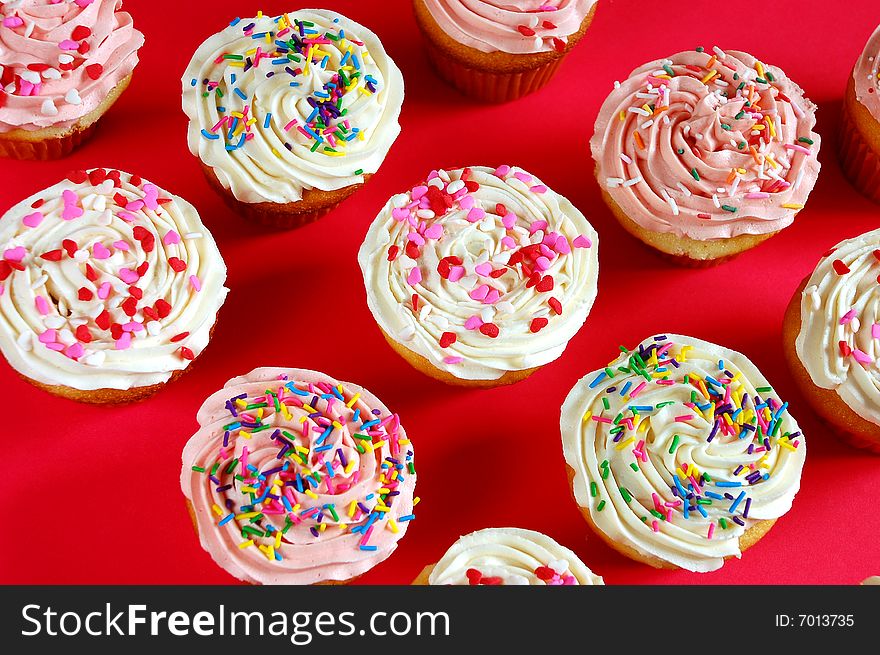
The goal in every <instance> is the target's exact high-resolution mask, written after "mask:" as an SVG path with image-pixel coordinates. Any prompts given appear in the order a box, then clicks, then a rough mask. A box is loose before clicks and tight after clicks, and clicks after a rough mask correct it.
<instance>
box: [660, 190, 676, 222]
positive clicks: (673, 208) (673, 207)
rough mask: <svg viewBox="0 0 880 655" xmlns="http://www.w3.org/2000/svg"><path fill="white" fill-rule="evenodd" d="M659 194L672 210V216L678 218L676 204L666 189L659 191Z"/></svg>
mask: <svg viewBox="0 0 880 655" xmlns="http://www.w3.org/2000/svg"><path fill="white" fill-rule="evenodd" d="M660 193H661V194H662V195H663V197H664V198H665V199H666V202H667V203H669V207H670V208H671V209H672V215H673V216H678V213H679V212H678V204H677V203H676V202H675V199H674V198H673V197H672V196H670V195H669V192H668V191H667V190H666V189H661V190H660Z"/></svg>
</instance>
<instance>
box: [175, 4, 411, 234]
mask: <svg viewBox="0 0 880 655" xmlns="http://www.w3.org/2000/svg"><path fill="white" fill-rule="evenodd" d="M402 103H403V76H402V75H401V74H400V70H398V68H397V66H396V65H395V64H394V62H393V61H392V60H391V58H390V57H389V56H388V54H387V53H386V52H385V49H384V48H383V47H382V43H381V42H380V41H379V38H378V37H377V36H376V35H375V34H373V32H371V31H370V30H369V29H367V28H366V27H364V26H363V25H359V24H358V23H356V22H354V21H353V20H350V19H348V18H346V17H345V16H341V15H340V14H337V13H335V12H332V11H324V10H320V9H302V10H299V11H292V12H289V13H285V14H281V15H280V16H275V17H272V16H264V15H262V14H259V15H258V16H257V17H255V18H241V19H239V18H236V19H235V20H234V21H232V23H231V24H230V25H229V26H228V27H226V28H225V29H224V30H223V31H222V32H219V33H217V34H214V35H213V36H211V37H210V38H208V39H207V40H206V41H205V42H204V43H202V45H201V46H199V48H198V50H197V51H196V53H195V54H194V55H193V58H192V61H190V63H189V66H188V67H187V69H186V72H185V73H184V74H183V110H184V112H186V115H187V116H188V117H189V129H188V132H187V141H188V143H189V149H190V151H191V152H192V154H193V155H195V156H196V157H198V158H199V159H200V160H201V163H202V168H203V169H204V172H205V175H206V176H207V178H208V181H209V182H210V183H211V184H212V185H213V186H214V187H215V189H216V190H217V191H218V192H219V193H220V194H221V195H222V196H223V197H224V199H225V200H226V201H227V203H228V204H229V205H230V206H231V207H232V208H233V209H235V210H236V211H238V212H239V213H241V214H242V215H244V216H247V217H248V218H251V219H253V220H255V221H258V222H260V223H265V224H270V225H273V226H276V227H284V228H289V227H296V226H298V225H302V224H304V223H306V222H309V221H312V220H315V219H316V218H318V217H319V216H322V215H323V214H325V213H326V212H328V211H329V210H330V209H332V208H333V207H335V206H336V205H338V204H339V203H340V202H342V201H343V200H344V199H345V198H347V197H348V196H350V195H351V194H352V193H354V192H355V191H356V190H357V189H358V188H359V187H360V186H361V185H362V184H363V183H364V182H365V181H366V180H367V179H368V178H369V177H370V176H371V175H372V174H373V173H375V172H376V171H377V170H378V169H379V166H380V165H381V164H382V161H383V160H384V159H385V156H386V155H387V154H388V150H389V148H391V144H392V143H394V140H395V139H396V138H397V136H398V134H400V125H399V123H398V118H399V116H400V108H401V104H402Z"/></svg>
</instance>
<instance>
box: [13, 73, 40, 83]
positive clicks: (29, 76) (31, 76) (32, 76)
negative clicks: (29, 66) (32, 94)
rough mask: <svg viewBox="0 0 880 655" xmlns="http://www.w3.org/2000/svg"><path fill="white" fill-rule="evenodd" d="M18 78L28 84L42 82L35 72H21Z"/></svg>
mask: <svg viewBox="0 0 880 655" xmlns="http://www.w3.org/2000/svg"><path fill="white" fill-rule="evenodd" d="M18 76H19V77H20V78H21V79H23V80H24V81H25V82H30V83H31V84H40V83H41V82H42V81H43V80H42V79H40V74H39V73H38V72H36V71H31V70H23V71H21V72H20V73H19V74H18Z"/></svg>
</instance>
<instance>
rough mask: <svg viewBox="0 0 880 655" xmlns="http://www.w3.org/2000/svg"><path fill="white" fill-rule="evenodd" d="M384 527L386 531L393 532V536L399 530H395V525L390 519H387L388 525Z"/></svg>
mask: <svg viewBox="0 0 880 655" xmlns="http://www.w3.org/2000/svg"><path fill="white" fill-rule="evenodd" d="M386 525H387V527H388V529H389V530H391V532H393V533H394V534H397V533H398V532H400V530H398V529H397V523H396V522H395V521H394V519H392V518H391V517H389V518H388V523H387V524H386Z"/></svg>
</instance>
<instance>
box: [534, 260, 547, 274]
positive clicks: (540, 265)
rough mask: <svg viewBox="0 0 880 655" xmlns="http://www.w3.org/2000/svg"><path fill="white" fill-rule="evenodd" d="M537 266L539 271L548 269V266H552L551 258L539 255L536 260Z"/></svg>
mask: <svg viewBox="0 0 880 655" xmlns="http://www.w3.org/2000/svg"><path fill="white" fill-rule="evenodd" d="M535 268H537V269H538V270H539V271H546V270H547V269H548V268H550V260H549V259H547V258H546V257H538V258H537V259H536V260H535Z"/></svg>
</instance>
